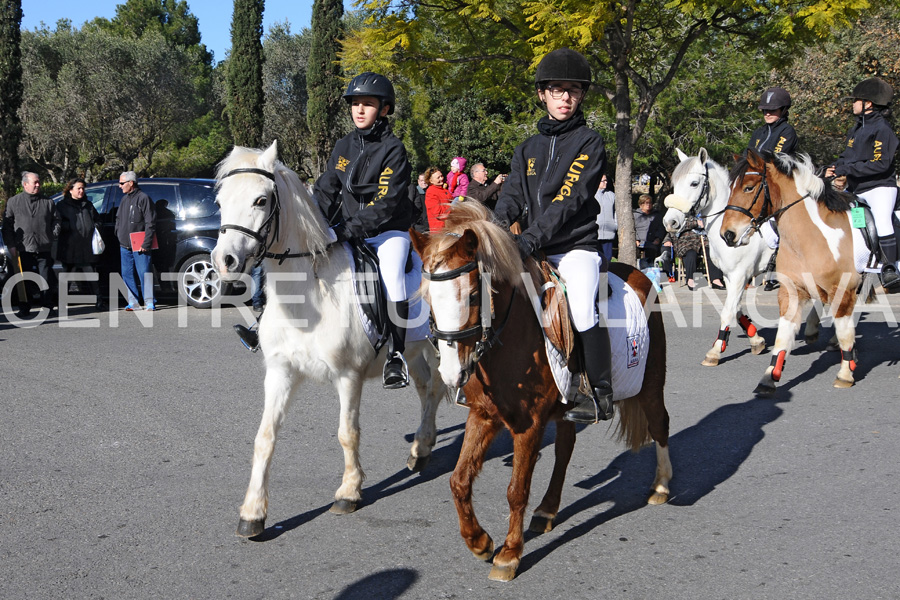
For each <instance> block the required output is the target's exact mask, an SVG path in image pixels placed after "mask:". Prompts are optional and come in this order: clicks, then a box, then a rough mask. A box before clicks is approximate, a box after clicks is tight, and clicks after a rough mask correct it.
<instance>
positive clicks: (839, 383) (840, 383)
mask: <svg viewBox="0 0 900 600" xmlns="http://www.w3.org/2000/svg"><path fill="white" fill-rule="evenodd" d="M854 383H855V382H853V381H847V380H846V379H841V378H840V377H838V378H836V379H835V380H834V387H836V388H841V389H847V388H851V387H853V384H854Z"/></svg>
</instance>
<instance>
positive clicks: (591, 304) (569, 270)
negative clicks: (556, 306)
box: [547, 250, 603, 331]
mask: <svg viewBox="0 0 900 600" xmlns="http://www.w3.org/2000/svg"><path fill="white" fill-rule="evenodd" d="M547 260H549V261H550V264H552V265H553V266H554V267H556V268H557V269H559V274H560V275H562V278H563V280H564V281H565V284H566V298H567V299H568V301H569V312H571V313H572V324H573V325H574V326H575V329H577V330H578V331H587V330H588V329H590V328H591V327H593V326H594V325H596V324H597V323H599V322H600V320H599V318H598V316H597V291H598V290H599V289H600V266H601V265H602V264H603V258H602V257H601V256H600V254H599V253H597V252H590V251H588V250H570V251H569V252H565V253H563V254H552V255H550V256H548V257H547Z"/></svg>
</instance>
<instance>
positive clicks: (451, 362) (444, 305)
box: [411, 202, 672, 581]
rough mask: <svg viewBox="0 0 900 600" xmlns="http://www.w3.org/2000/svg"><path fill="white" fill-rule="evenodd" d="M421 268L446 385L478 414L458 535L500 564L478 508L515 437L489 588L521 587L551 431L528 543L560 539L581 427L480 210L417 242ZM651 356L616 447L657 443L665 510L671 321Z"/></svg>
mask: <svg viewBox="0 0 900 600" xmlns="http://www.w3.org/2000/svg"><path fill="white" fill-rule="evenodd" d="M411 234H412V240H413V245H414V246H415V248H416V250H417V251H418V252H419V254H420V255H421V256H422V260H423V263H424V265H423V269H422V270H423V280H425V281H423V287H422V293H423V294H424V295H425V297H426V298H427V299H428V301H429V302H430V303H431V310H432V317H433V319H434V321H433V327H434V331H433V332H434V335H435V337H436V338H437V339H438V344H439V350H440V368H439V370H440V373H441V377H442V379H443V381H444V382H445V383H446V384H447V385H449V386H451V387H462V386H464V389H465V395H466V399H467V402H468V406H469V416H468V419H467V421H466V432H465V437H464V440H463V445H462V450H461V452H460V456H459V460H458V462H457V464H456V469H455V470H454V471H453V476H452V477H451V479H450V487H451V490H452V493H453V500H454V502H455V504H456V510H457V512H458V515H459V526H460V533H461V535H462V537H463V539H464V540H465V542H466V545H467V546H468V547H469V550H471V551H472V553H473V554H474V555H475V556H477V557H478V558H481V559H483V560H490V559H491V557H492V556H493V554H494V542H493V540H492V539H491V536H490V535H488V534H487V533H486V532H485V531H484V529H482V527H481V525H480V524H479V523H478V519H477V518H476V517H475V513H474V509H473V506H472V484H473V482H474V481H475V478H476V477H477V476H478V473H479V472H480V471H481V468H482V465H483V463H484V457H485V454H486V452H487V450H488V447H489V446H490V444H491V441H492V440H493V439H494V437H495V436H496V434H497V432H498V431H499V430H500V429H501V428H502V427H506V428H507V429H508V430H509V432H510V434H511V435H512V439H513V448H514V454H513V472H512V478H511V480H510V484H509V487H508V488H507V500H508V501H509V530H508V532H507V535H506V539H505V540H504V542H503V548H502V549H501V550H500V551H499V552H498V553H497V555H496V556H494V557H493V567H492V569H491V573H490V578H491V579H494V580H498V581H509V580H511V579H512V578H513V577H515V575H516V570H517V569H518V566H519V560H520V559H521V557H522V550H523V546H524V539H523V531H522V530H523V522H524V515H525V508H526V505H527V504H528V496H529V493H530V490H531V478H532V475H533V472H534V466H535V462H536V461H537V458H538V452H539V450H540V447H541V440H542V438H543V436H544V430H545V428H546V426H547V424H548V423H549V422H550V421H556V422H557V424H556V460H555V463H554V466H553V473H552V475H551V478H550V485H549V487H548V489H547V492H546V494H545V495H544V498H543V500H541V503H540V504H539V505H538V507H537V508H536V509H535V511H534V516H533V519H532V521H531V525H530V529H531V531H534V532H538V533H544V532H546V531H550V529H551V528H552V527H553V520H554V518H555V517H556V515H557V511H558V510H559V505H560V498H561V494H562V486H563V482H564V479H565V473H566V468H567V466H568V463H569V459H570V458H571V456H572V451H573V448H574V445H575V425H574V424H573V423H570V422H568V421H563V420H562V416H563V413H564V412H565V410H566V405H564V404H562V403H561V402H560V401H559V398H560V393H559V391H558V390H557V387H556V384H555V383H554V379H553V374H552V372H551V368H550V365H549V363H548V361H547V354H546V350H545V347H544V338H543V333H542V329H541V327H540V324H539V322H538V319H537V317H536V316H535V312H534V308H533V304H532V302H531V300H530V299H529V297H528V294H527V293H526V287H525V285H524V284H523V276H524V277H530V275H528V274H527V273H526V271H525V268H524V267H523V264H522V261H521V259H520V258H519V253H518V249H517V248H516V244H515V242H514V241H513V239H512V237H511V236H510V234H509V232H508V231H506V230H505V229H503V228H502V227H500V226H498V225H497V224H495V223H494V222H492V220H491V213H490V211H489V210H488V209H487V208H485V207H484V206H482V205H481V204H479V203H477V202H465V203H460V204H456V205H454V207H453V208H452V209H451V212H450V214H449V216H448V218H447V220H446V222H445V226H444V229H442V230H441V232H440V233H436V234H433V235H431V236H425V235H419V234H417V233H416V232H411ZM614 264H617V265H618V266H617V267H616V274H617V275H619V276H620V277H621V278H622V279H624V280H626V281H627V282H628V284H629V285H630V286H631V287H632V288H634V289H635V290H636V291H637V293H638V294H639V295H640V296H641V297H642V299H644V300H645V299H646V296H647V294H648V293H649V291H650V289H651V285H652V284H651V283H650V281H649V280H648V279H647V278H646V277H645V276H644V275H643V274H642V273H640V272H639V271H637V270H635V269H633V268H631V267H629V266H627V265H623V264H622V263H614ZM649 325H650V347H649V356H648V357H647V368H646V372H645V375H644V379H643V388H642V389H641V391H640V393H639V394H638V395H636V396H634V397H631V398H628V399H626V400H623V401H621V402H618V403H617V406H618V408H619V410H618V412H619V417H620V421H619V425H618V439H619V440H624V442H625V444H626V445H627V446H629V447H630V448H631V449H633V450H637V449H638V448H640V447H641V446H642V445H644V444H646V443H648V442H650V441H651V438H652V439H653V440H655V441H656V457H657V466H656V478H655V480H654V482H653V486H652V494H651V496H650V498H649V503H650V504H661V503H664V502H666V501H667V499H668V494H669V489H668V485H669V480H670V479H671V477H672V464H671V462H670V461H669V451H668V437H669V415H668V412H667V411H666V407H665V404H664V401H663V386H664V385H665V372H666V370H665V364H666V339H665V331H664V329H663V321H662V315H661V314H660V312H659V311H653V312H652V313H651V314H650V316H649Z"/></svg>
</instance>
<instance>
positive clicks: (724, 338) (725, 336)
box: [716, 325, 731, 352]
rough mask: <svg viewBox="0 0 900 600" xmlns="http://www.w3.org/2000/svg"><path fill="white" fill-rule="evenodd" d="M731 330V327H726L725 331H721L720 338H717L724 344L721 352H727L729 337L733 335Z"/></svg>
mask: <svg viewBox="0 0 900 600" xmlns="http://www.w3.org/2000/svg"><path fill="white" fill-rule="evenodd" d="M729 329H730V327H728V326H727V325H726V326H725V329H720V330H719V337H717V338H716V341H717V342H719V341H721V342H722V347H721V348H720V349H719V352H725V348H726V347H727V346H728V337H729V336H730V335H731V331H729Z"/></svg>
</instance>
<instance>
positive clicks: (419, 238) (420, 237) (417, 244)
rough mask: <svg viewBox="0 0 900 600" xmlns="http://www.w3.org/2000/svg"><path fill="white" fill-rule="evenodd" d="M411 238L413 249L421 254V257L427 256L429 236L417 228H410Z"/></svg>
mask: <svg viewBox="0 0 900 600" xmlns="http://www.w3.org/2000/svg"><path fill="white" fill-rule="evenodd" d="M409 240H410V241H411V242H412V246H413V249H415V251H416V252H417V253H418V254H419V257H421V258H423V260H424V257H425V246H426V245H427V244H428V236H427V235H425V234H424V233H419V232H418V231H416V230H415V229H410V230H409Z"/></svg>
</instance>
